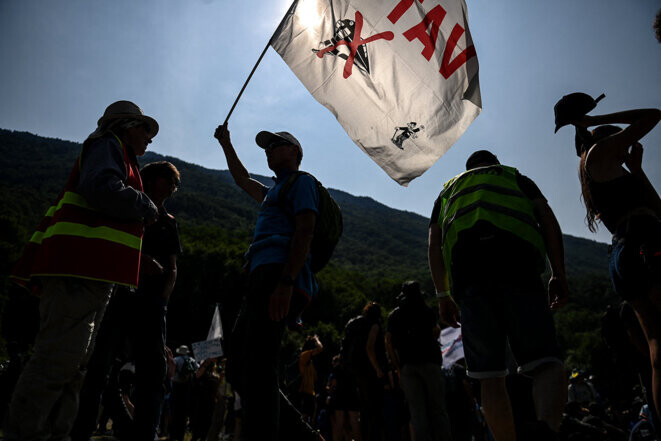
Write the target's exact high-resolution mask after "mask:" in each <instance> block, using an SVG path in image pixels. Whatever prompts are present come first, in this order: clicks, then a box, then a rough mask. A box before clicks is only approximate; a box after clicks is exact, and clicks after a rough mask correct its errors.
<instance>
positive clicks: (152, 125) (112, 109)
mask: <svg viewBox="0 0 661 441" xmlns="http://www.w3.org/2000/svg"><path fill="white" fill-rule="evenodd" d="M120 119H133V120H138V121H142V122H144V123H145V124H147V127H149V136H151V137H152V138H153V137H154V136H156V134H157V133H158V123H157V122H156V120H155V119H154V118H152V117H151V116H147V115H145V114H144V112H143V111H142V109H141V108H140V107H138V106H137V105H136V104H135V103H133V102H131V101H125V100H122V101H115V102H114V103H112V104H111V105H109V106H108V107H106V111H105V112H103V116H102V117H101V118H99V121H98V122H97V128H96V130H95V131H94V132H92V133H91V134H90V136H89V137H88V139H89V138H98V137H100V136H103V135H104V134H105V133H106V131H107V128H108V126H109V125H110V124H112V122H113V121H117V120H120Z"/></svg>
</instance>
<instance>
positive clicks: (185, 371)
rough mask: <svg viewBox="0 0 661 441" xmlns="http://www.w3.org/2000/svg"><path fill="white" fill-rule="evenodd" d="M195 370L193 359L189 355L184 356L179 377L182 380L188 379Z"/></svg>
mask: <svg viewBox="0 0 661 441" xmlns="http://www.w3.org/2000/svg"><path fill="white" fill-rule="evenodd" d="M196 371H197V366H196V363H195V360H194V359H193V358H191V357H186V358H184V364H183V365H182V366H181V378H183V379H184V381H188V380H190V379H191V378H193V375H194V374H195V372H196Z"/></svg>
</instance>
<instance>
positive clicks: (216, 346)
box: [193, 338, 224, 363]
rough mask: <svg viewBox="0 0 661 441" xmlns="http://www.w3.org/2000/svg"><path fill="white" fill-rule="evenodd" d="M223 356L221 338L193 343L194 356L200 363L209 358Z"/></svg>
mask: <svg viewBox="0 0 661 441" xmlns="http://www.w3.org/2000/svg"><path fill="white" fill-rule="evenodd" d="M223 354H224V352H223V346H222V344H221V342H220V338H214V339H213V340H202V341H198V342H197V343H193V355H194V356H195V359H196V360H197V361H198V362H200V363H201V362H202V361H204V360H206V359H207V358H216V357H222V356H223Z"/></svg>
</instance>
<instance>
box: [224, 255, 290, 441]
mask: <svg viewBox="0 0 661 441" xmlns="http://www.w3.org/2000/svg"><path fill="white" fill-rule="evenodd" d="M282 268H283V265H280V264H277V265H261V266H259V267H257V268H256V269H255V270H254V271H252V272H251V273H250V277H249V285H248V293H247V295H246V297H245V298H244V301H243V305H242V307H241V311H240V312H239V316H238V318H237V321H236V323H235V325H234V330H233V331H232V337H231V343H230V345H231V346H230V359H229V363H230V375H231V378H230V382H231V384H232V386H234V388H235V389H236V391H237V392H238V393H239V396H240V397H241V406H242V409H243V426H242V427H243V431H244V436H245V440H246V441H252V440H260V441H262V440H277V439H278V429H279V417H280V392H279V389H278V369H279V360H280V343H281V340H282V334H283V331H284V326H285V324H284V320H283V321H280V322H274V321H273V320H271V319H270V317H269V314H268V306H269V299H270V297H271V294H272V293H273V291H274V289H275V288H276V285H277V283H278V280H279V279H280V275H281V274H282Z"/></svg>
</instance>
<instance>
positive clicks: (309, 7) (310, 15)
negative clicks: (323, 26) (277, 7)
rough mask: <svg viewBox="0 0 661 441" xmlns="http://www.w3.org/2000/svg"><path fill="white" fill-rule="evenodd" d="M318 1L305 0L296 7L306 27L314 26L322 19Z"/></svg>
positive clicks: (297, 13)
mask: <svg viewBox="0 0 661 441" xmlns="http://www.w3.org/2000/svg"><path fill="white" fill-rule="evenodd" d="M317 8H318V2H317V1H315V0H303V1H302V2H299V4H298V7H297V8H296V15H298V19H299V20H300V22H301V24H302V25H303V26H304V27H306V28H307V27H314V26H316V25H317V24H318V23H319V22H320V21H321V15H320V14H319V11H318V10H317Z"/></svg>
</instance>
